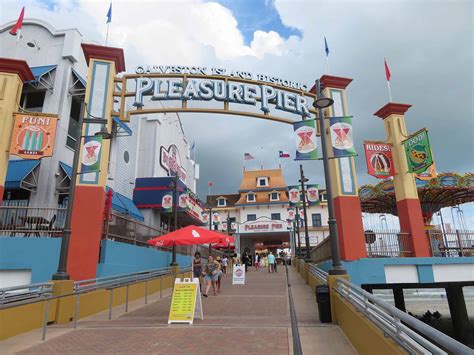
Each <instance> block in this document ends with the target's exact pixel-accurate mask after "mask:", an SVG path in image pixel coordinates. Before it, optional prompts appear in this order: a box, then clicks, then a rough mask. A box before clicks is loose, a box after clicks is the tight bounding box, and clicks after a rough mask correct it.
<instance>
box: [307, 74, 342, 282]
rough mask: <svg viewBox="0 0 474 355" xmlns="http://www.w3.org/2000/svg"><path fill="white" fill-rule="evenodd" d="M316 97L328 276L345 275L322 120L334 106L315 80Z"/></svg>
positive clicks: (314, 104)
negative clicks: (329, 264) (328, 251)
mask: <svg viewBox="0 0 474 355" xmlns="http://www.w3.org/2000/svg"><path fill="white" fill-rule="evenodd" d="M316 95H317V97H318V98H317V99H316V100H315V101H314V103H313V106H314V107H315V108H316V109H318V120H319V127H320V131H321V145H322V149H321V150H322V155H323V165H324V180H325V182H326V196H327V201H328V215H329V218H328V225H329V238H331V240H330V242H331V258H332V269H330V270H329V274H330V275H345V274H347V271H346V270H345V269H344V268H343V267H342V264H341V256H340V251H339V238H338V235H337V222H336V218H335V217H334V202H333V199H332V185H331V172H330V170H329V146H328V145H327V141H326V122H325V120H324V111H323V109H325V108H327V107H330V106H332V105H333V104H334V100H333V99H331V98H329V97H324V95H323V91H322V89H321V83H320V82H319V80H316Z"/></svg>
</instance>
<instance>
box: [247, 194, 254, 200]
mask: <svg viewBox="0 0 474 355" xmlns="http://www.w3.org/2000/svg"><path fill="white" fill-rule="evenodd" d="M247 202H255V194H254V193H251V192H250V193H248V194H247Z"/></svg>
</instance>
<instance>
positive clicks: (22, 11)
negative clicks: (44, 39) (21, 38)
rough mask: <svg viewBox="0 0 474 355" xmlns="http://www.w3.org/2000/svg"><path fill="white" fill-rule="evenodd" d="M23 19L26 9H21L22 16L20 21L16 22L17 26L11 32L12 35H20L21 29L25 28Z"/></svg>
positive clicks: (19, 18)
mask: <svg viewBox="0 0 474 355" xmlns="http://www.w3.org/2000/svg"><path fill="white" fill-rule="evenodd" d="M23 17H25V7H24V6H23V8H22V9H21V12H20V16H19V17H18V20H17V21H16V24H15V26H13V27H12V29H11V30H10V32H9V33H10V34H11V35H12V36H16V35H18V32H19V31H20V30H21V27H22V26H23Z"/></svg>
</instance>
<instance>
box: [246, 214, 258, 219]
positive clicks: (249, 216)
mask: <svg viewBox="0 0 474 355" xmlns="http://www.w3.org/2000/svg"><path fill="white" fill-rule="evenodd" d="M256 220H257V215H256V214H248V215H247V221H256Z"/></svg>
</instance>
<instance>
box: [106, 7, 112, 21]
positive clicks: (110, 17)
mask: <svg viewBox="0 0 474 355" xmlns="http://www.w3.org/2000/svg"><path fill="white" fill-rule="evenodd" d="M111 22H112V3H110V7H109V11H107V22H106V23H111Z"/></svg>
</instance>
